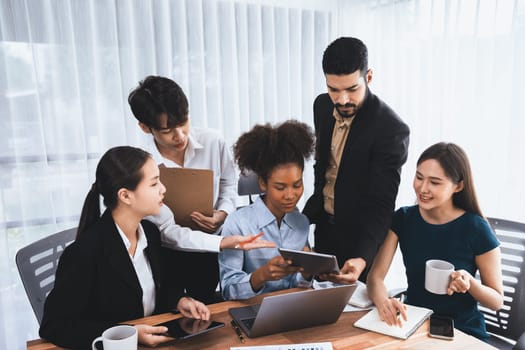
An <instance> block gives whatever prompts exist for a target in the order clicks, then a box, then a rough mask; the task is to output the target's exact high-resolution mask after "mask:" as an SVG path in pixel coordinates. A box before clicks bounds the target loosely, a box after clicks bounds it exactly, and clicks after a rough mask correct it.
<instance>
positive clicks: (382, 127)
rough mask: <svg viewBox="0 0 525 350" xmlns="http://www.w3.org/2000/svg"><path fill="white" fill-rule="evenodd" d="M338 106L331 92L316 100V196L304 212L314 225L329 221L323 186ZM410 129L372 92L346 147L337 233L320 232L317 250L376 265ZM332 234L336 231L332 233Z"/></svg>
mask: <svg viewBox="0 0 525 350" xmlns="http://www.w3.org/2000/svg"><path fill="white" fill-rule="evenodd" d="M333 111H334V105H333V103H332V101H331V99H330V97H329V96H328V94H322V95H319V96H318V97H317V98H316V100H315V102H314V124H315V131H316V138H317V140H316V162H315V165H314V174H315V186H314V194H313V195H312V196H311V197H310V198H309V199H308V201H307V203H306V205H305V208H304V214H306V215H307V216H308V217H309V219H310V222H311V223H316V224H319V223H321V222H323V220H324V221H326V215H325V212H324V198H323V187H324V185H325V173H326V168H327V166H328V162H329V157H330V147H331V146H330V145H331V140H332V131H333V129H334V125H335V119H334V117H333ZM408 142H409V128H408V126H407V125H406V124H404V123H403V122H402V121H401V119H400V118H399V117H398V116H397V114H396V113H395V112H394V111H393V110H392V109H391V108H390V107H389V106H387V105H386V104H385V103H384V102H383V101H381V100H380V99H379V98H378V97H377V96H375V95H374V94H372V93H371V92H370V90H367V96H366V98H365V101H364V102H363V106H362V107H361V109H360V110H359V112H358V113H357V114H356V116H355V118H354V120H353V122H352V125H351V128H350V133H349V135H348V138H347V141H346V144H345V146H344V149H343V154H342V157H341V163H340V166H339V170H338V174H337V179H336V183H335V188H334V191H335V196H334V220H335V233H334V232H332V233H331V237H327V236H328V234H327V233H326V232H325V233H323V232H320V230H318V229H317V228H319V225H318V227H317V228H316V232H315V248H316V251H320V252H325V253H330V254H335V255H337V259H338V261H339V263H340V264H343V263H344V261H345V260H347V259H349V258H354V257H362V258H364V259H365V260H366V263H367V268H366V270H365V273H364V274H363V275H362V277H363V279H364V278H365V277H366V273H367V271H368V269H369V267H370V265H371V264H372V261H373V258H374V257H375V254H376V253H377V250H378V248H379V246H380V245H381V243H382V242H383V240H384V238H385V236H386V233H387V232H388V229H389V228H390V223H391V215H392V212H393V210H394V206H395V199H396V196H397V191H398V187H399V182H400V175H401V166H402V165H403V164H404V163H405V161H406V159H407V154H408ZM332 231H333V230H332Z"/></svg>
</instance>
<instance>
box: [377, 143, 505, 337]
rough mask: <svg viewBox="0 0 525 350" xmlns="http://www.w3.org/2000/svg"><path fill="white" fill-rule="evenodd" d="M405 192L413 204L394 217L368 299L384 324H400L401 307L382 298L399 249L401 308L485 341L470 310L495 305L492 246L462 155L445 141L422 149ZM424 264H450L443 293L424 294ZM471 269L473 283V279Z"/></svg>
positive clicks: (497, 273)
mask: <svg viewBox="0 0 525 350" xmlns="http://www.w3.org/2000/svg"><path fill="white" fill-rule="evenodd" d="M413 186H414V191H415V193H416V196H417V202H418V204H417V205H415V206H411V207H403V208H400V209H399V210H397V211H396V212H395V213H394V216H393V219H392V227H391V229H390V231H389V232H388V235H387V237H386V239H385V242H384V243H383V245H382V247H381V249H380V251H379V253H378V255H377V257H376V259H375V261H374V263H373V265H372V268H371V271H370V273H369V275H368V279H367V287H368V293H369V295H370V298H371V299H372V300H373V301H374V303H375V305H376V306H377V308H378V310H379V313H380V315H381V318H382V319H383V320H384V321H385V322H386V323H388V324H390V325H392V324H398V325H400V324H401V323H402V319H403V318H404V319H406V313H405V308H404V306H403V304H402V303H400V302H399V301H398V300H397V299H393V298H389V296H388V292H387V289H386V287H385V284H384V278H385V276H386V273H387V272H388V269H389V268H390V265H391V263H392V259H393V257H394V254H395V251H396V248H397V245H398V243H399V247H400V249H401V253H402V256H403V262H404V265H405V268H406V275H407V281H408V288H407V292H406V295H407V299H406V302H407V303H408V304H411V305H417V306H424V307H428V308H430V309H432V310H434V313H435V314H438V315H443V316H448V317H451V318H453V319H454V325H455V327H456V328H458V329H459V330H461V331H463V332H465V333H468V334H471V335H473V336H475V337H477V338H480V339H486V338H488V334H487V331H486V328H485V321H484V318H483V315H482V314H481V312H480V311H479V310H478V307H477V305H478V303H479V304H481V305H483V306H485V307H487V308H490V309H493V310H498V309H500V308H501V306H502V305H503V285H502V275H501V266H500V248H499V242H498V240H497V239H496V237H495V235H494V233H493V232H492V230H491V228H490V226H489V224H488V222H487V221H486V219H485V218H484V217H483V214H482V213H481V210H480V208H479V205H478V201H477V198H476V193H475V190H474V183H473V180H472V174H471V170H470V165H469V161H468V158H467V156H466V154H465V152H464V151H463V150H462V149H461V148H460V147H458V146H457V145H455V144H452V143H437V144H435V145H432V146H430V147H429V148H428V149H427V150H425V151H424V152H423V154H422V155H421V156H420V157H419V160H418V161H417V170H416V175H415V178H414V183H413ZM429 259H440V260H446V261H449V262H450V263H452V264H453V265H454V266H455V271H454V272H452V274H451V275H450V282H449V285H448V290H447V294H445V295H438V294H433V293H431V292H428V291H427V290H425V262H426V261H427V260H429ZM478 270H479V273H480V277H481V280H477V279H475V278H474V276H475V275H476V272H477V271H478ZM398 312H399V313H400V314H401V316H402V317H401V318H398V317H397V314H398Z"/></svg>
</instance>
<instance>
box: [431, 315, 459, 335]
mask: <svg viewBox="0 0 525 350" xmlns="http://www.w3.org/2000/svg"><path fill="white" fill-rule="evenodd" d="M428 334H429V335H430V336H431V337H434V338H440V339H447V340H452V339H454V320H453V319H452V318H450V317H444V316H439V315H431V316H430V330H429V332H428Z"/></svg>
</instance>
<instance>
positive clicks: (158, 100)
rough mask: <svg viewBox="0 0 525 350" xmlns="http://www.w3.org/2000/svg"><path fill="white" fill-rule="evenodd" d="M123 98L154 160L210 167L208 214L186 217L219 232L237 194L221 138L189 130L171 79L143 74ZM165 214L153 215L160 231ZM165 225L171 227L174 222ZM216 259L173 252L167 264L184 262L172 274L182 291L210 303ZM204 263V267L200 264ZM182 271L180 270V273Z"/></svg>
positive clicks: (183, 97) (178, 91)
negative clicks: (210, 209) (147, 138)
mask: <svg viewBox="0 0 525 350" xmlns="http://www.w3.org/2000/svg"><path fill="white" fill-rule="evenodd" d="M128 102H129V105H130V107H131V110H132V112H133V115H134V116H135V118H136V119H137V120H138V122H139V126H140V128H141V129H142V131H144V132H145V133H147V134H151V136H152V137H151V139H150V143H149V145H148V146H147V147H146V150H147V151H148V152H149V153H151V155H152V156H153V159H154V160H155V161H156V162H157V164H159V165H160V164H164V165H165V166H166V167H185V168H199V169H211V170H213V189H214V190H213V201H214V212H213V216H211V217H208V216H205V215H203V214H202V213H199V212H194V213H192V214H191V218H192V220H193V221H194V222H195V223H196V224H197V225H198V226H199V228H200V229H201V230H202V231H205V232H207V233H210V234H217V233H219V229H220V227H221V226H222V224H223V222H224V220H225V219H226V216H227V215H228V214H229V213H231V212H232V211H234V210H235V198H236V195H237V192H236V185H237V180H236V175H235V168H234V163H233V161H232V158H231V154H230V152H229V149H228V147H227V145H226V142H225V141H224V139H223V138H222V137H221V136H220V134H219V133H218V132H216V131H214V130H211V129H197V128H195V129H191V130H190V120H189V118H188V114H189V113H188V100H187V98H186V95H185V94H184V92H183V91H182V89H181V88H180V86H179V85H178V84H177V83H175V82H174V81H173V80H171V79H168V78H164V77H159V76H149V77H146V78H145V79H144V80H143V81H141V82H140V83H139V86H138V87H136V88H135V90H133V91H132V92H131V93H130V95H129V97H128ZM161 214H162V213H161ZM165 218H166V220H161V219H162V218H160V219H159V218H155V220H153V221H155V222H156V223H157V224H158V225H159V226H160V227H161V230H162V227H165V226H166V227H167V226H168V224H166V222H167V219H169V216H166V217H165ZM176 220H177V218H175V221H176ZM169 226H170V227H171V229H173V225H171V224H170V225H169ZM197 236H198V237H200V235H197ZM203 248H204V247H203ZM217 259H218V257H217V254H216V253H196V252H182V251H174V252H173V262H172V263H173V264H178V265H179V266H184V269H180V268H179V269H177V271H179V275H177V276H174V278H177V279H179V280H180V281H181V282H182V284H183V285H184V287H185V288H186V291H187V293H188V294H190V295H192V296H194V297H195V298H196V299H198V300H202V301H203V302H205V303H211V302H215V301H217V300H215V295H216V294H215V290H216V288H217V284H218V282H219V266H218V260H217ZM203 265H204V266H206V268H205V269H202V268H201V266H203ZM181 270H182V271H184V273H182V274H181V273H180V271H181Z"/></svg>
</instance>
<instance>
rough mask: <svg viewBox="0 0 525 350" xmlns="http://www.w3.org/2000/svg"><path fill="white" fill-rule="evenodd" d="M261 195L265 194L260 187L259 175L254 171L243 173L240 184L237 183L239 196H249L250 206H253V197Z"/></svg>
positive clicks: (240, 176)
mask: <svg viewBox="0 0 525 350" xmlns="http://www.w3.org/2000/svg"><path fill="white" fill-rule="evenodd" d="M261 193H263V191H262V190H261V188H260V187H259V179H258V176H257V174H255V173H254V172H252V171H247V172H245V173H244V174H243V173H242V172H241V174H240V175H239V182H238V183H237V194H238V195H239V196H248V198H249V201H250V204H252V203H253V200H252V195H256V194H261Z"/></svg>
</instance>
